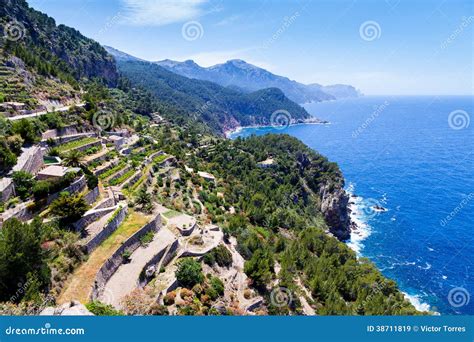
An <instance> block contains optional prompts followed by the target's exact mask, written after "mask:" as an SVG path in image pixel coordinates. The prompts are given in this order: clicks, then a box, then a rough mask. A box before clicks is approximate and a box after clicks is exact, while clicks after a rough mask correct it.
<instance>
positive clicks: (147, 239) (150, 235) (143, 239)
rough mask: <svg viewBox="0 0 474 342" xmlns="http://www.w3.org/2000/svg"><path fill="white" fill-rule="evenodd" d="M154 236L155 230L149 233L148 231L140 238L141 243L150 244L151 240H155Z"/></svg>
mask: <svg viewBox="0 0 474 342" xmlns="http://www.w3.org/2000/svg"><path fill="white" fill-rule="evenodd" d="M154 236H155V234H154V232H153V231H151V230H150V231H149V232H148V233H146V234H145V235H143V236H142V237H141V238H140V244H141V245H142V246H146V245H148V244H149V243H150V242H152V241H153V237H154Z"/></svg>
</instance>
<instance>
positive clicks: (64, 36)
mask: <svg viewBox="0 0 474 342" xmlns="http://www.w3.org/2000/svg"><path fill="white" fill-rule="evenodd" d="M0 24H1V26H2V27H4V28H5V29H4V30H6V32H5V36H4V39H2V43H3V44H4V46H3V48H4V50H5V52H6V53H11V54H13V55H15V56H17V57H19V58H21V59H22V60H23V61H24V62H25V63H26V64H27V65H29V66H32V67H34V68H35V69H36V70H37V71H38V72H39V73H40V74H42V75H52V76H58V77H59V78H61V79H63V80H67V81H69V82H71V83H73V82H74V80H76V81H77V80H80V79H81V78H83V77H87V78H93V77H98V78H102V79H104V80H105V81H106V82H107V83H108V84H109V85H115V84H116V82H117V79H118V74H117V71H116V67H115V64H114V61H113V58H112V57H111V56H110V55H109V54H108V53H107V51H105V49H104V48H103V47H102V46H101V45H100V44H99V43H97V42H96V41H94V40H92V39H89V38H86V37H84V36H83V35H82V34H81V33H80V32H79V31H77V30H75V29H73V28H71V27H67V26H65V25H56V22H55V21H54V19H53V18H51V17H49V16H47V15H46V14H43V13H41V12H39V11H36V10H34V9H32V8H30V7H29V6H28V4H27V2H26V1H25V0H2V5H1V6H0Z"/></svg>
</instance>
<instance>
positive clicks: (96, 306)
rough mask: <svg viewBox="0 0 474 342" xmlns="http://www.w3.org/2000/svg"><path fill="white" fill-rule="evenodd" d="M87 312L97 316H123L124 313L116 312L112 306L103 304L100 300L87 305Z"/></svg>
mask: <svg viewBox="0 0 474 342" xmlns="http://www.w3.org/2000/svg"><path fill="white" fill-rule="evenodd" d="M86 308H87V310H89V311H90V312H92V313H93V314H94V315H96V316H123V315H124V313H123V312H122V311H119V310H116V309H115V308H114V307H113V306H112V305H110V304H105V303H102V302H100V301H98V300H95V301H92V302H90V303H87V304H86Z"/></svg>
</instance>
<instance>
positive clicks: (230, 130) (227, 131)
mask: <svg viewBox="0 0 474 342" xmlns="http://www.w3.org/2000/svg"><path fill="white" fill-rule="evenodd" d="M328 124H330V122H329V121H326V120H321V119H318V118H309V119H300V120H294V122H292V123H290V124H289V125H281V126H274V125H271V124H264V125H250V126H240V125H239V124H237V125H230V126H229V127H224V130H223V133H224V136H225V137H226V138H228V139H229V138H230V137H231V136H232V135H233V134H236V133H239V132H241V131H242V130H244V129H247V128H276V129H284V128H287V127H290V126H298V125H328Z"/></svg>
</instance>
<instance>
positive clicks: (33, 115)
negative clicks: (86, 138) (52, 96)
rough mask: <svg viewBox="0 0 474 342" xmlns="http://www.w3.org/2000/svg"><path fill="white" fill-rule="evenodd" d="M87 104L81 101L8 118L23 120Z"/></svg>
mask: <svg viewBox="0 0 474 342" xmlns="http://www.w3.org/2000/svg"><path fill="white" fill-rule="evenodd" d="M85 105H86V104H85V103H83V102H81V103H75V104H72V105H69V106H64V107H59V108H56V109H55V110H43V111H41V112H37V113H33V114H23V115H16V116H10V117H7V119H8V120H10V121H15V120H21V119H29V118H35V117H37V116H42V115H46V114H49V113H54V112H65V111H67V110H69V109H70V108H72V107H84V106H85Z"/></svg>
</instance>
